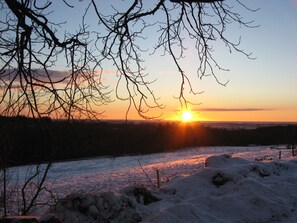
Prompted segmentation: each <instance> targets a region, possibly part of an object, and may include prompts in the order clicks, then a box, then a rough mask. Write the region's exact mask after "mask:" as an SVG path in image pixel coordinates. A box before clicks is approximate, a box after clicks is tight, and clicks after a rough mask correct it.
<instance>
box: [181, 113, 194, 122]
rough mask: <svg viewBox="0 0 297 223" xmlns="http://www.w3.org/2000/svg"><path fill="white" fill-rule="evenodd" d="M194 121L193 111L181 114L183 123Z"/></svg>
mask: <svg viewBox="0 0 297 223" xmlns="http://www.w3.org/2000/svg"><path fill="white" fill-rule="evenodd" d="M192 119H193V115H192V112H191V111H188V110H185V111H183V112H182V114H181V120H182V121H183V122H190V121H192Z"/></svg>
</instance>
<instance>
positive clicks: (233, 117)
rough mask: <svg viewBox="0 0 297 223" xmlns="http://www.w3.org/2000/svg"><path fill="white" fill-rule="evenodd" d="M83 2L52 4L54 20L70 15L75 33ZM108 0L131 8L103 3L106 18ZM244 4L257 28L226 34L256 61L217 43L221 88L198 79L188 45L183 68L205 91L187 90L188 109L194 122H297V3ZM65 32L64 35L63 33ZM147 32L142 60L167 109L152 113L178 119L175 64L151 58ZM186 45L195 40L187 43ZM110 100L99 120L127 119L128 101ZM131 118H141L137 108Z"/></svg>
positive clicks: (107, 76) (257, 0)
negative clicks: (229, 50) (66, 7)
mask: <svg viewBox="0 0 297 223" xmlns="http://www.w3.org/2000/svg"><path fill="white" fill-rule="evenodd" d="M225 1H226V2H227V1H230V2H232V1H234V0H225ZM85 2H86V1H85ZM85 2H82V1H80V2H79V3H76V4H78V5H77V6H76V7H75V8H73V9H71V10H65V7H64V8H63V7H62V5H63V4H64V3H63V1H60V2H58V1H54V2H53V4H52V5H53V7H54V8H53V9H54V12H55V13H53V16H55V20H56V21H64V18H65V16H68V18H70V19H68V20H67V24H63V25H64V26H65V27H66V28H67V29H68V30H71V29H73V30H75V29H77V27H78V24H80V23H81V16H79V14H81V13H82V12H83V10H81V9H82V8H81V4H83V3H85ZM110 2H117V4H121V7H122V6H123V7H125V6H126V7H128V5H127V2H128V3H129V2H130V4H131V1H128V0H127V1H118V0H116V1H115V0H113V1H105V2H102V4H100V9H103V10H105V12H106V14H108V12H109V9H108V6H107V5H108V4H110ZM241 2H242V3H244V4H246V5H247V6H248V7H250V8H253V9H257V8H259V10H257V11H256V12H250V11H248V10H244V9H243V8H242V7H241V8H234V10H235V11H238V12H240V14H241V15H242V17H243V18H244V20H246V21H251V20H254V23H253V24H254V25H259V27H257V28H243V27H238V26H234V25H231V26H230V27H228V29H227V32H228V35H229V36H230V38H232V39H235V40H237V39H238V38H239V37H241V45H240V48H241V49H243V50H245V52H247V53H252V57H255V59H253V60H251V59H248V58H247V57H245V56H244V55H242V54H240V53H237V52H232V53H229V52H228V50H226V48H224V46H223V45H222V44H219V43H218V44H217V45H215V46H214V52H213V56H214V57H215V58H216V60H217V61H218V63H219V64H220V65H221V66H222V67H224V68H226V69H229V71H227V72H226V71H223V70H218V69H217V70H216V71H215V72H216V76H217V77H218V79H219V80H220V81H221V82H226V81H228V84H227V85H226V86H222V85H220V84H218V83H217V81H216V80H215V78H213V77H211V76H210V77H204V78H202V79H199V78H197V77H196V70H197V64H198V62H199V61H198V58H197V56H196V52H195V50H194V49H192V48H191V47H189V48H188V50H187V53H186V55H185V58H184V59H183V60H182V65H183V68H184V69H185V72H186V73H187V74H188V75H189V77H190V78H191V82H192V86H193V88H194V90H195V91H197V92H203V93H201V94H197V95H190V94H188V89H186V91H185V94H186V96H187V98H188V99H189V100H190V101H191V102H193V104H192V105H189V106H188V109H189V110H191V111H192V116H193V119H194V120H195V121H254V122H297V41H296V39H297V0H241ZM73 4H74V3H73ZM149 4H150V3H149ZM64 6H65V5H64ZM237 6H238V4H237ZM67 13H68V15H67ZM50 16H51V15H49V17H50ZM155 19H158V18H155ZM86 22H87V23H88V24H91V25H92V23H97V22H98V20H96V19H95V20H93V19H90V18H87V19H86ZM61 33H62V35H64V32H61ZM146 34H147V35H148V37H149V38H147V39H145V40H144V41H143V42H142V44H143V45H144V48H145V47H147V48H148V49H150V50H149V51H148V52H147V53H143V55H142V56H143V59H144V60H145V67H146V68H147V72H149V78H150V80H155V79H156V81H155V82H154V83H153V84H152V85H151V88H152V90H153V92H154V94H155V95H156V97H157V98H160V99H159V100H158V102H159V103H160V104H162V105H164V109H161V110H160V109H157V110H153V111H152V112H151V113H148V115H152V116H158V117H159V119H161V120H179V119H180V114H181V110H182V108H181V105H180V103H179V101H178V100H177V99H175V97H176V96H178V94H179V89H180V85H179V84H180V75H179V74H178V70H177V68H176V66H174V64H173V62H172V60H171V59H169V58H168V57H164V56H162V52H157V53H155V54H153V55H151V54H150V52H151V49H152V47H153V46H154V45H155V42H154V40H156V37H155V35H152V33H146ZM185 43H186V44H188V43H189V44H190V43H191V42H190V41H189V40H188V39H185ZM63 63H64V64H63ZM104 68H105V71H104V73H103V79H102V80H103V81H104V84H105V85H109V86H110V88H109V89H110V90H114V89H115V86H116V82H117V79H118V77H117V75H116V70H115V67H114V66H113V64H112V63H109V64H107V66H106V67H104ZM53 69H54V70H56V71H57V70H61V71H63V70H64V69H65V61H60V64H57V67H55V68H53ZM123 92H124V90H123ZM111 98H112V99H113V100H114V101H113V102H112V103H110V104H108V105H106V106H102V107H100V109H101V110H100V111H104V113H103V115H102V117H100V118H102V119H125V118H126V111H127V108H128V103H127V101H120V100H118V99H116V95H115V91H112V92H111ZM159 115H160V116H159ZM127 118H128V119H130V120H138V119H141V117H140V116H139V115H138V114H137V112H136V111H135V110H133V109H132V110H130V112H129V113H128V116H127Z"/></svg>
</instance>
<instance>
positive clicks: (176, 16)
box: [0, 0, 254, 118]
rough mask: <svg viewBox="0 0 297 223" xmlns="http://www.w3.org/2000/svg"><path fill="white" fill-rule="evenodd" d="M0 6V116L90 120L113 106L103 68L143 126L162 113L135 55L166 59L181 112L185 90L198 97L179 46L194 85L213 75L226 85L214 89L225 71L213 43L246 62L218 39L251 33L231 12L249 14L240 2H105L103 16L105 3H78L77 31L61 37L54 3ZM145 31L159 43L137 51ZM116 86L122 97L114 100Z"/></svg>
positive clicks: (14, 0)
mask: <svg viewBox="0 0 297 223" xmlns="http://www.w3.org/2000/svg"><path fill="white" fill-rule="evenodd" d="M0 2H1V3H0V10H1V14H2V16H1V21H0V55H1V68H0V89H1V93H0V105H1V107H0V112H1V114H6V115H11V114H27V115H30V116H34V117H36V116H49V115H50V116H52V117H67V118H73V117H75V118H79V117H85V118H86V117H87V118H97V117H98V113H100V112H98V109H97V106H98V105H99V106H100V105H102V104H106V103H109V102H111V101H112V100H111V99H110V97H109V96H110V94H109V93H110V91H111V90H112V89H111V90H110V89H108V88H107V87H106V86H104V83H103V80H102V73H103V72H104V66H103V65H104V63H105V62H106V61H112V63H113V65H114V66H115V68H116V70H117V72H118V84H117V86H116V87H115V92H116V96H117V97H118V98H119V99H121V100H127V101H128V104H129V108H128V111H129V110H130V108H131V107H134V108H135V109H136V110H137V111H138V113H139V115H140V116H141V117H144V118H150V116H149V115H146V114H147V111H148V110H149V109H150V108H162V105H161V104H159V102H158V98H157V97H156V95H155V93H154V92H153V90H152V89H151V85H150V84H151V83H152V82H154V80H149V74H150V73H149V72H148V71H146V69H145V61H144V58H143V57H142V55H143V54H144V53H145V52H147V51H148V50H149V51H152V54H154V53H156V52H157V51H161V52H163V53H164V55H168V56H169V57H171V58H172V61H173V63H174V64H175V65H176V68H177V72H178V73H179V74H180V80H181V82H180V90H179V96H178V99H179V100H180V103H181V106H183V107H184V106H187V104H188V103H189V101H188V100H187V97H186V95H185V89H187V90H189V91H190V93H192V94H196V93H197V92H196V91H195V89H194V87H193V86H192V84H191V78H190V76H191V74H187V73H186V72H185V71H184V68H183V67H182V63H181V61H182V59H183V57H184V55H185V53H186V50H187V49H186V46H185V39H189V40H191V43H193V46H192V48H195V49H196V52H197V57H198V59H199V61H198V66H197V76H198V78H202V77H203V76H205V75H212V76H214V77H215V78H216V80H217V81H218V82H219V83H220V84H222V85H225V84H226V83H221V82H220V81H219V79H218V78H217V76H216V74H215V69H223V70H225V69H224V68H222V67H221V66H220V65H219V63H218V62H217V60H216V59H215V58H214V56H213V48H212V43H214V42H222V43H223V44H224V45H225V46H226V48H227V50H229V51H237V52H240V53H242V54H244V55H246V56H247V57H250V54H248V53H246V52H244V51H243V50H242V49H240V48H239V45H240V38H239V39H238V41H236V42H233V41H232V40H231V38H228V35H227V34H226V32H225V31H226V30H227V28H228V25H230V24H232V23H233V24H234V23H237V24H239V25H241V26H246V27H254V26H253V25H252V24H253V21H244V20H243V18H242V17H241V15H240V14H239V13H237V12H236V9H237V8H238V7H243V8H245V9H247V10H250V11H252V10H251V9H249V8H247V7H246V6H245V5H244V4H243V3H241V2H240V1H239V0H234V1H231V3H229V1H228V2H227V1H221V0H196V1H194V0H191V1H190V0H184V1H183V0H181V1H178V0H171V1H169V0H167V1H166V0H155V1H149V2H146V1H142V0H134V1H125V7H123V6H122V5H120V6H118V4H120V3H119V2H118V1H111V2H109V3H108V4H109V5H110V7H109V10H108V14H107V15H106V12H105V11H104V7H102V5H104V4H105V5H106V4H107V3H106V2H102V1H94V0H89V1H87V0H86V1H80V3H79V4H81V5H82V6H84V7H85V11H84V14H82V18H81V24H80V25H79V26H78V28H77V30H76V31H72V30H70V31H68V30H67V24H66V23H65V22H66V21H53V19H52V18H53V17H52V16H51V15H52V14H54V10H55V8H54V6H53V5H54V4H55V1H52V0H48V1H46V2H44V1H43V2H40V1H36V0H1V1H0ZM62 3H64V4H65V6H66V7H68V9H69V10H72V8H73V7H74V6H73V5H71V3H70V1H66V0H63V2H62ZM121 4H123V3H121ZM231 4H232V5H231ZM235 6H236V7H235ZM82 8H83V7H82ZM82 10H83V9H82ZM90 18H91V19H92V20H97V25H96V26H94V25H92V26H90V25H89V24H88V21H89V20H88V19H90ZM151 30H152V31H153V32H154V33H156V35H157V37H158V38H157V41H156V42H155V45H154V46H151V48H145V47H142V45H141V43H142V42H144V41H145V39H146V38H147V37H148V36H147V33H148V32H150V31H151ZM63 31H65V34H63ZM61 58H63V59H64V58H66V60H65V67H64V70H60V71H57V70H55V66H56V64H57V62H58V60H61ZM120 85H124V86H125V87H126V94H121V93H119V88H120V87H119V86H120Z"/></svg>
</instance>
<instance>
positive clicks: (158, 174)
mask: <svg viewBox="0 0 297 223" xmlns="http://www.w3.org/2000/svg"><path fill="white" fill-rule="evenodd" d="M157 187H158V188H160V173H159V170H158V169H157Z"/></svg>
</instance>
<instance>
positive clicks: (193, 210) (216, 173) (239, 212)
mask: <svg viewBox="0 0 297 223" xmlns="http://www.w3.org/2000/svg"><path fill="white" fill-rule="evenodd" d="M205 164H206V167H205V168H203V169H202V170H201V171H200V172H199V173H196V174H194V175H191V176H187V177H181V176H179V177H176V178H175V179H174V180H172V181H171V182H170V183H169V184H167V185H166V186H164V187H162V188H161V189H159V190H157V189H155V190H151V191H149V190H147V189H145V188H144V187H127V188H125V189H123V190H121V191H119V192H118V193H113V192H108V193H100V194H94V193H93V194H71V195H68V196H67V197H66V198H65V199H63V200H61V202H60V203H59V204H58V205H57V207H56V208H55V209H52V210H51V212H52V213H53V214H54V215H56V216H57V217H59V218H60V219H61V220H63V222H65V223H68V222H69V223H70V222H72V223H75V222H84V223H86V222H90V223H93V222H114V223H116V222H164V223H166V222H168V223H169V222H170V223H174V222H202V223H203V222H207V223H209V222H218V223H224V222H226V223H227V222H228V223H230V222H249V223H251V222H294V221H292V219H293V220H296V218H297V213H296V207H297V185H296V182H297V160H290V161H271V162H259V161H250V160H246V159H242V158H238V157H231V155H226V154H225V155H219V156H211V157H209V158H207V159H206V162H205Z"/></svg>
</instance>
